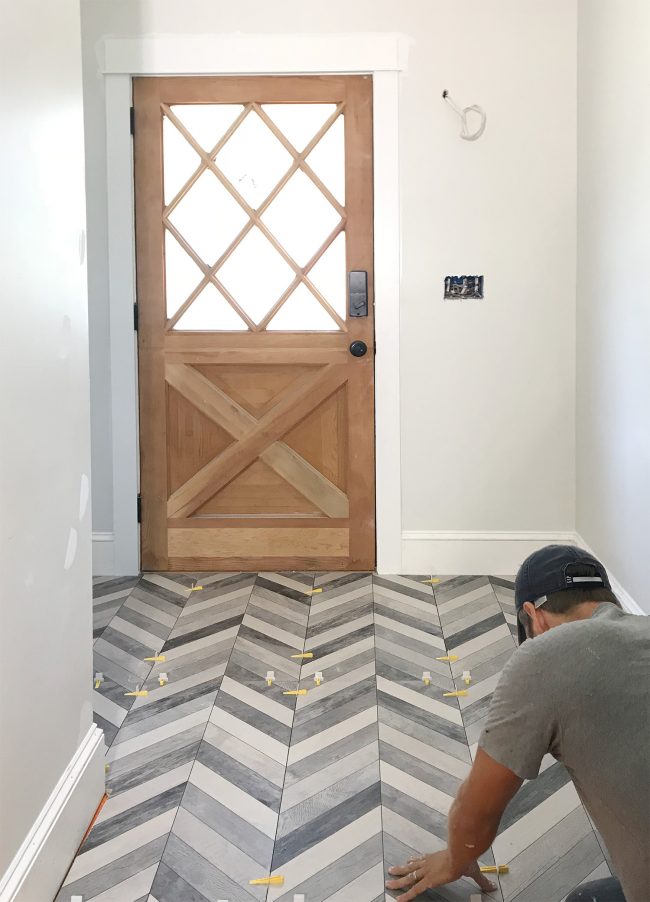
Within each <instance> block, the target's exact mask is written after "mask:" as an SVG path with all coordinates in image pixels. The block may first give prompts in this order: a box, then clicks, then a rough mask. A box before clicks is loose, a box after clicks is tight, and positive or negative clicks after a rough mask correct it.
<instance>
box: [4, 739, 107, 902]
mask: <svg viewBox="0 0 650 902" xmlns="http://www.w3.org/2000/svg"><path fill="white" fill-rule="evenodd" d="M104 753H105V748H104V734H103V733H102V731H101V730H100V729H99V727H97V726H95V724H93V725H92V726H91V728H90V730H89V731H88V733H87V734H86V736H85V737H84V740H83V742H82V743H81V745H80V746H79V748H78V749H77V751H76V752H75V754H74V757H73V758H72V760H71V761H70V764H69V765H68V766H67V767H66V769H65V771H64V772H63V775H62V777H61V779H60V780H59V782H58V783H57V785H56V786H55V788H54V791H53V792H52V794H51V795H50V797H49V799H48V800H47V802H46V803H45V806H44V807H43V809H42V811H41V813H40V814H39V816H38V818H37V819H36V821H35V822H34V824H33V826H32V829H31V830H30V832H29V833H28V835H27V838H26V839H25V841H24V842H23V844H22V846H21V847H20V849H19V850H18V852H17V853H16V856H15V857H14V860H13V861H12V862H11V864H10V865H9V869H8V870H7V872H6V874H4V876H3V877H2V878H1V879H0V902H36V900H37V899H38V900H46V899H48V900H49V899H53V898H54V896H55V895H56V893H57V890H58V888H59V886H60V884H61V882H62V881H63V878H64V877H65V875H66V873H67V871H68V868H69V867H70V863H71V862H72V859H73V858H74V855H75V852H76V851H77V849H78V848H79V844H80V843H81V840H82V839H83V836H84V833H85V832H86V830H87V828H88V824H89V823H90V821H91V819H92V816H93V814H94V813H95V811H96V809H97V806H98V805H99V803H100V801H101V799H102V796H103V794H104ZM5 814H6V815H7V816H9V812H6V813H5Z"/></svg>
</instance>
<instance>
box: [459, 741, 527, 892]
mask: <svg viewBox="0 0 650 902" xmlns="http://www.w3.org/2000/svg"><path fill="white" fill-rule="evenodd" d="M523 782H524V781H523V780H522V779H521V778H520V777H518V776H517V774H513V772H512V771H511V770H508V768H507V767H504V766H503V765H502V764H499V763H498V762H497V761H495V760H494V758H490V756H489V755H488V754H487V752H485V751H484V750H483V749H482V748H480V747H479V749H478V750H477V753H476V760H475V761H474V765H473V767H472V769H471V771H470V772H469V776H468V777H467V779H466V780H465V782H464V783H463V784H462V786H461V787H460V789H459V790H458V794H457V795H456V799H455V801H454V804H453V805H452V806H451V809H450V811H449V832H448V836H447V847H448V850H449V854H450V858H451V862H452V866H453V868H454V870H455V871H457V872H458V874H459V876H460V875H462V874H463V873H464V871H465V869H466V867H467V865H468V864H469V863H470V862H471V861H475V860H476V859H477V858H478V857H479V855H482V854H483V852H485V851H486V850H487V849H489V848H490V846H491V845H492V841H493V839H494V837H495V836H496V835H497V830H498V829H499V823H500V822H501V816H502V815H503V812H504V811H505V809H506V806H507V804H508V802H509V801H510V799H511V798H512V797H513V796H514V795H515V793H516V792H517V791H518V790H519V787H520V786H521V784H522V783H523Z"/></svg>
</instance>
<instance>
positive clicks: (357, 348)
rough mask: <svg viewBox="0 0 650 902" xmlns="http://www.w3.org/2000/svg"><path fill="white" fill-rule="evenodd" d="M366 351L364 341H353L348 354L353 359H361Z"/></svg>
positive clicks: (366, 346)
mask: <svg viewBox="0 0 650 902" xmlns="http://www.w3.org/2000/svg"><path fill="white" fill-rule="evenodd" d="M367 351H368V345H367V344H366V343H365V341H353V342H352V344H351V345H350V354H352V356H353V357H363V355H364V354H365V353H366V352H367Z"/></svg>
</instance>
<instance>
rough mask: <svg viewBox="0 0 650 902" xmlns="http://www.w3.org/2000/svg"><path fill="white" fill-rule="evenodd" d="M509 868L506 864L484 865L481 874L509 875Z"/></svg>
mask: <svg viewBox="0 0 650 902" xmlns="http://www.w3.org/2000/svg"><path fill="white" fill-rule="evenodd" d="M509 873H510V868H509V867H508V865H507V864H498V865H496V867H495V866H494V865H485V866H484V867H482V868H481V874H509Z"/></svg>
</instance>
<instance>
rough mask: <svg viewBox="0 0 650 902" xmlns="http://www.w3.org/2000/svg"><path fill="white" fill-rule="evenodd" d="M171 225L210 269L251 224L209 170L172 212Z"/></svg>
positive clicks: (200, 177)
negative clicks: (246, 226) (244, 228)
mask: <svg viewBox="0 0 650 902" xmlns="http://www.w3.org/2000/svg"><path fill="white" fill-rule="evenodd" d="M169 221H170V222H171V223H172V225H174V226H175V227H176V228H177V229H178V231H179V232H180V233H181V235H182V236H183V238H185V240H186V241H187V243H188V244H189V245H190V247H191V248H192V250H194V251H195V252H196V253H197V254H198V255H199V257H200V258H201V259H202V260H203V262H204V263H207V264H208V265H210V266H211V265H212V264H213V263H215V262H216V260H217V258H218V257H219V256H220V254H222V253H223V252H224V251H225V250H226V248H227V247H228V245H229V244H230V243H231V242H232V240H233V239H234V238H235V237H236V236H237V235H238V233H239V232H240V231H241V230H242V228H243V227H244V225H245V224H246V223H247V222H248V216H247V215H246V213H244V211H243V210H242V208H241V206H240V205H239V204H238V203H237V201H236V200H235V199H234V198H233V197H232V196H231V195H230V194H229V193H228V191H227V190H226V189H225V188H224V186H223V185H222V184H221V182H220V181H219V179H218V178H217V177H216V175H215V174H214V173H213V172H210V170H207V169H206V170H205V171H204V172H203V173H202V174H201V175H200V176H199V177H198V179H197V180H196V182H195V183H194V184H193V185H192V187H191V188H190V189H189V191H188V192H187V194H186V195H185V197H184V198H183V199H182V200H181V201H180V202H179V204H178V206H177V207H175V208H174V210H172V212H171V213H170V216H169Z"/></svg>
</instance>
